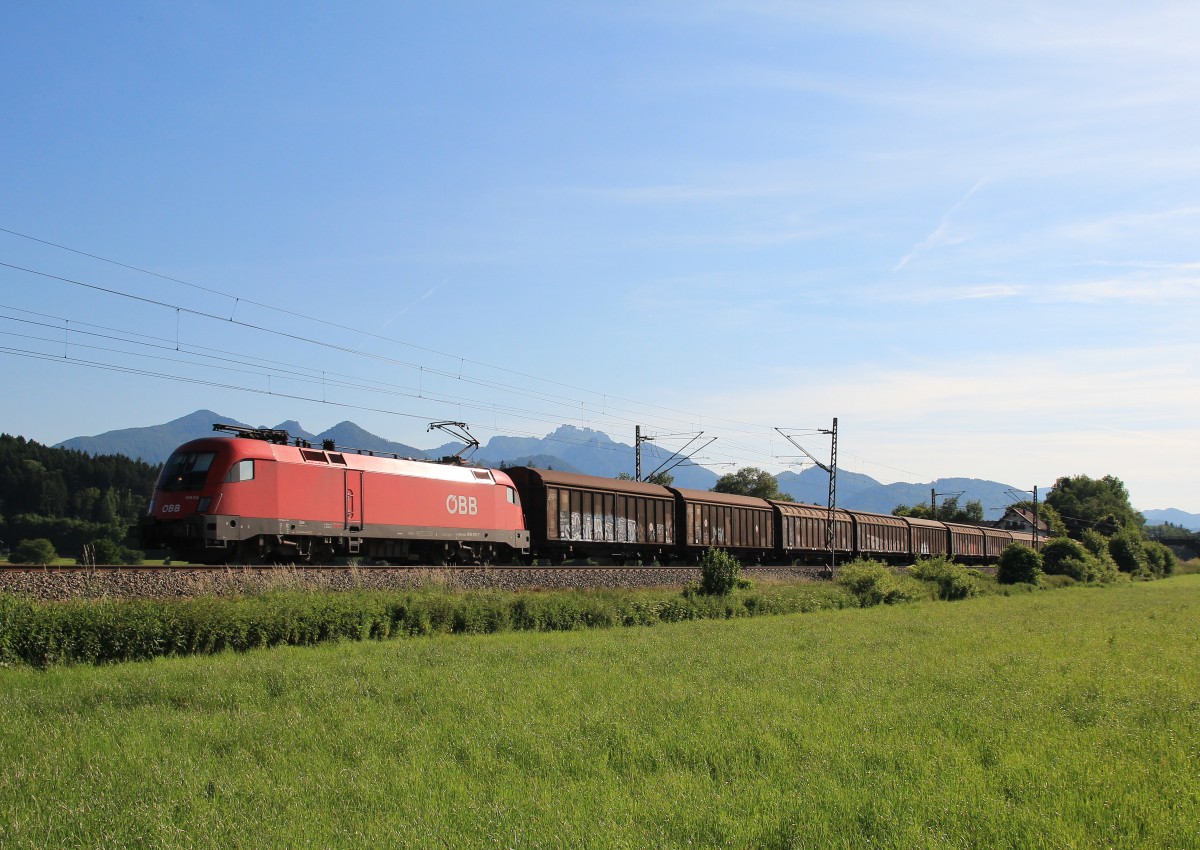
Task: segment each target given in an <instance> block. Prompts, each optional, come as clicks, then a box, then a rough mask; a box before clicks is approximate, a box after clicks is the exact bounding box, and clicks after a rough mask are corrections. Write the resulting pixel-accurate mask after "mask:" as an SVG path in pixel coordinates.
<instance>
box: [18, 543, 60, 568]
mask: <svg viewBox="0 0 1200 850" xmlns="http://www.w3.org/2000/svg"><path fill="white" fill-rule="evenodd" d="M57 557H58V553H57V552H56V551H54V544H53V543H51V542H50V541H49V540H47V539H46V538H45V537H35V538H33V539H31V540H22V541H21V542H20V543H18V544H17V548H16V549H13V551H12V554H10V555H9V556H8V562H9V563H10V564H49V563H52V562H53V561H54V559H55V558H57Z"/></svg>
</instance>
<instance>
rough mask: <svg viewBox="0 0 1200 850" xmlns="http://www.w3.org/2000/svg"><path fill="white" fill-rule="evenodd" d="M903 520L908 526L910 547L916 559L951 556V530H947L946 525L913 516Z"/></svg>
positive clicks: (934, 520)
mask: <svg viewBox="0 0 1200 850" xmlns="http://www.w3.org/2000/svg"><path fill="white" fill-rule="evenodd" d="M902 519H903V520H904V521H905V522H906V523H907V524H908V531H909V535H910V542H909V547H910V551H911V552H912V555H913V557H914V558H935V557H937V556H938V555H946V554H949V552H950V530H949V529H947V528H946V523H944V522H939V521H938V520H936V519H921V518H920V517H911V516H906V517H902Z"/></svg>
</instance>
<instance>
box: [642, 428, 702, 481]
mask: <svg viewBox="0 0 1200 850" xmlns="http://www.w3.org/2000/svg"><path fill="white" fill-rule="evenodd" d="M702 436H704V432H703V431H701V432H700V433H699V434H697V435H696V436H694V437H692V439H690V440H688V441H687V443H685V444H684V446H683V448H682V449H680V450H679V451H677V452H675V453H674V454H673V455H671V457H669V458H667V459H666V460H664V461H663V462H662V463H660V464H659V465H658V469H656V470H654V471H653V472H651V473H650V474H649V475H648V476H646V477H647V478H653V477H654V476H655V475H658V474H659V473H660V472H661V473H664V474H665V473H667V472H670V471H671V470H672V469H674V468H675V467H677V466H679V465H680V464H682V463H683V462H684V461H687V460H691V458H692V457H693V456H694V455H696V454H698V453H699V452H702V451H704V450H705V449H707V448H708V447H709V446H711V445H712V444H713V443H715V442H716V441H717V438H716V437H709V439H708V442H707V443H705V444H704V445H702V446H697V447H696V448H695V450H694V451H693V452H692V453H691V454H688V455H684V456H683V457H679V455H680V454H681V453H682V452H683V450H684V449H686V448H687V447H688V446H690V445H691V444H692V443H694V442H696V441H697V440H699V439H700V438H701V437H702ZM677 457H679V459H678V460H676V461H675V462H674V463H671V460H672V459H673V458H677ZM668 463H671V465H670V466H667V464H668Z"/></svg>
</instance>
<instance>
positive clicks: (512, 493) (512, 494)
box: [504, 487, 521, 505]
mask: <svg viewBox="0 0 1200 850" xmlns="http://www.w3.org/2000/svg"><path fill="white" fill-rule="evenodd" d="M504 489H505V490H507V491H508V501H509V503H510V504H513V505H519V504H521V503H520V502H518V501H517V491H516V490H514V489H513V488H512V487H505V488H504Z"/></svg>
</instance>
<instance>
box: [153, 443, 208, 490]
mask: <svg viewBox="0 0 1200 850" xmlns="http://www.w3.org/2000/svg"><path fill="white" fill-rule="evenodd" d="M216 456H217V453H216V452H175V453H174V454H173V455H171V457H170V458H168V459H167V463H166V466H164V467H163V473H162V489H164V490H166V491H168V492H178V491H180V490H202V489H204V479H205V478H206V477H208V470H209V467H211V466H212V462H213V459H214V458H216Z"/></svg>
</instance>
